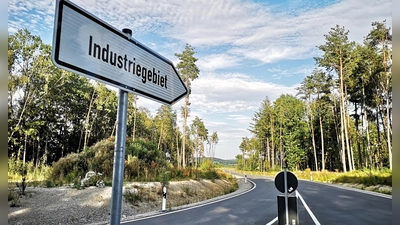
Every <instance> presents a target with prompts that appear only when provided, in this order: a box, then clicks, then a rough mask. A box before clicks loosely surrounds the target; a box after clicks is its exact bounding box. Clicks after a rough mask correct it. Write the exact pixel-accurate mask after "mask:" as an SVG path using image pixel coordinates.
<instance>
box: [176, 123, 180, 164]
mask: <svg viewBox="0 0 400 225" xmlns="http://www.w3.org/2000/svg"><path fill="white" fill-rule="evenodd" d="M178 138H179V129H178V127H176V158H177V159H176V161H177V163H178V168H181V157H180V154H179V139H178Z"/></svg>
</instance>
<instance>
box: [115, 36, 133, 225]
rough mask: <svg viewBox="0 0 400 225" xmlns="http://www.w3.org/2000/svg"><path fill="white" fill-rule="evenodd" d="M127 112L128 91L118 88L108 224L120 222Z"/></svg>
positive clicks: (117, 224)
mask: <svg viewBox="0 0 400 225" xmlns="http://www.w3.org/2000/svg"><path fill="white" fill-rule="evenodd" d="M123 32H124V33H125V34H126V35H127V36H128V37H129V38H130V37H131V35H132V31H131V30H129V29H124V30H123ZM127 112H128V92H127V91H124V90H121V89H120V90H119V99H118V114H117V131H116V138H115V151H114V168H113V182H112V193H111V215H110V224H111V225H119V224H120V222H121V205H122V194H123V193H122V192H123V187H122V186H123V181H124V162H125V144H126V124H127Z"/></svg>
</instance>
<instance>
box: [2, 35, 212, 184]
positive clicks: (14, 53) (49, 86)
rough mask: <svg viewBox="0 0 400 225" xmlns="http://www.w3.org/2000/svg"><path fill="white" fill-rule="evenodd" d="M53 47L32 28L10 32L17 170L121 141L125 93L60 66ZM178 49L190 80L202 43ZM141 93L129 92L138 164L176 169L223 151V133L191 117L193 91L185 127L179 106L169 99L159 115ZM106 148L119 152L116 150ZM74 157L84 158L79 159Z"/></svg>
mask: <svg viewBox="0 0 400 225" xmlns="http://www.w3.org/2000/svg"><path fill="white" fill-rule="evenodd" d="M51 49H52V48H51V46H50V45H48V44H44V43H43V42H42V40H41V38H40V37H38V36H35V35H32V34H31V32H30V31H29V30H27V29H21V30H18V31H17V32H16V33H15V34H11V35H9V36H8V158H9V169H10V168H11V167H12V168H17V167H21V166H18V165H25V164H28V165H30V167H34V168H41V167H45V166H52V165H53V164H54V163H56V162H58V161H60V159H65V158H68V157H69V155H73V154H75V156H71V157H69V159H71V160H72V159H73V158H74V157H75V158H76V156H77V155H78V156H79V157H94V155H93V154H95V153H93V151H94V150H93V149H90V148H92V147H93V148H99V147H95V146H96V144H97V143H102V144H100V146H108V147H101V148H100V150H99V152H101V151H110V150H104V148H105V149H108V148H112V146H113V145H112V144H111V147H110V144H109V142H110V141H108V142H107V141H105V140H113V137H114V136H115V133H116V118H117V109H118V96H117V92H116V91H115V90H112V89H110V88H109V87H107V86H106V85H105V84H102V83H99V82H95V81H93V80H90V79H87V78H86V77H83V76H80V75H77V74H74V73H71V72H67V71H65V70H62V69H59V68H57V67H55V66H54V64H53V62H52V61H51ZM175 56H176V57H177V58H179V59H180V63H178V64H177V65H176V67H177V69H178V70H179V72H180V74H181V76H182V79H183V81H184V82H185V84H186V86H187V87H190V85H191V81H192V80H194V79H196V78H197V77H198V74H199V72H200V70H199V69H198V68H197V65H196V64H195V63H196V61H197V58H195V57H194V48H193V47H192V46H190V45H189V44H186V46H185V49H184V50H183V51H182V53H176V54H175ZM137 99H138V97H137V96H136V95H134V94H132V93H129V96H128V102H129V106H128V120H127V134H126V135H127V150H126V160H128V159H132V157H136V161H138V163H137V164H139V165H142V166H141V167H140V168H141V169H140V170H141V172H143V173H144V171H147V169H150V167H157V168H160V167H165V165H166V164H167V162H168V163H170V164H172V165H173V166H174V167H176V168H186V167H187V166H191V167H193V168H199V167H200V159H201V158H202V157H203V156H204V155H205V154H207V155H208V156H214V155H215V148H216V145H217V143H218V134H217V132H216V131H214V132H209V131H208V129H207V128H206V127H205V125H204V122H203V120H202V119H201V118H199V117H195V118H194V119H193V120H192V121H187V120H188V119H187V118H188V116H189V115H190V107H189V105H190V101H189V95H187V96H186V97H185V100H184V101H185V104H184V106H183V107H182V109H181V112H180V113H181V114H180V115H181V116H182V118H183V123H184V127H183V132H182V131H181V130H180V129H179V127H178V125H177V120H178V112H176V110H173V109H172V108H171V107H170V106H167V105H162V106H160V107H159V108H158V109H157V112H156V114H155V115H152V114H151V112H150V111H149V109H147V108H144V107H137V106H136V100H137ZM101 149H103V150H101ZM111 151H112V150H111ZM92 153H93V154H92ZM91 154H92V155H91ZM105 154H107V155H109V156H110V157H112V152H111V155H110V154H109V152H107V153H105ZM89 155H90V156H89ZM138 157H139V159H138ZM100 158H101V157H100ZM212 158H213V157H211V160H212ZM74 160H75V161H74V163H75V164H76V165H78V164H79V159H74ZM89 161H90V159H87V162H86V163H85V166H80V167H79V169H80V170H81V171H80V173H81V174H80V175H81V176H82V175H84V173H86V172H87V171H84V169H85V170H89V169H92V170H93V169H94V168H89V167H90V166H89V167H88V165H92V164H93V165H94V164H96V163H90V162H89ZM128 161H129V160H128ZM131 161H132V160H131ZM111 165H112V162H111ZM25 167H26V166H25ZM108 167H109V166H108ZM147 167H149V168H147ZM97 169H99V168H97ZM101 169H103V170H104V169H105V168H101ZM109 169H110V168H109ZM15 170H16V171H18V170H21V169H15ZM25 170H26V168H25ZM164 170H165V169H164ZM14 172H15V171H14ZM109 172H110V171H109ZM111 172H112V166H111ZM64 175H67V174H64ZM76 175H78V174H76Z"/></svg>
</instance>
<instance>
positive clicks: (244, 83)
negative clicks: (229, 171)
mask: <svg viewBox="0 0 400 225" xmlns="http://www.w3.org/2000/svg"><path fill="white" fill-rule="evenodd" d="M72 2H74V3H75V4H77V5H79V6H80V7H82V8H84V9H85V10H87V11H88V12H90V13H91V14H93V15H95V16H96V17H98V18H100V19H102V20H104V21H106V22H107V23H109V24H110V25H111V26H113V27H115V28H117V29H121V30H122V29H123V28H130V29H132V31H133V34H132V37H133V38H134V39H136V40H138V41H139V42H141V43H143V44H144V45H146V46H148V47H150V48H151V49H153V50H154V51H156V52H158V53H159V54H161V55H163V56H164V57H166V58H167V59H169V60H171V61H172V62H173V63H174V65H176V64H177V63H178V59H177V57H176V56H174V53H181V52H182V51H183V49H184V47H185V44H186V43H188V44H190V45H191V46H193V47H194V48H195V51H196V54H195V57H197V58H198V59H199V60H198V62H197V65H198V67H199V69H200V71H201V72H200V74H199V78H198V79H196V80H195V81H193V83H192V94H191V95H190V101H191V103H192V104H191V106H190V108H191V114H190V115H191V116H190V118H189V123H191V121H192V120H193V119H194V118H195V116H198V117H200V118H201V119H202V120H203V121H204V124H205V126H206V128H207V129H208V130H209V133H210V134H211V133H212V132H214V131H217V132H218V136H219V143H218V145H217V147H216V154H215V156H216V157H219V158H223V159H233V158H235V156H236V155H237V154H240V149H239V144H240V142H241V139H242V137H245V136H248V137H251V136H252V134H251V133H250V132H249V131H248V128H249V125H250V123H251V118H252V117H253V115H254V113H255V111H257V110H258V108H259V106H260V103H261V101H262V100H264V99H265V98H266V97H267V96H268V98H269V99H270V100H271V101H274V100H275V99H277V98H278V97H279V96H280V95H281V94H293V95H295V94H296V90H295V88H296V87H298V86H299V84H300V83H301V82H302V80H303V79H304V77H306V76H307V75H310V74H311V72H312V70H313V69H314V68H315V62H314V60H313V57H316V56H320V54H321V53H320V52H319V51H318V49H317V48H316V46H318V45H321V44H324V43H325V39H324V35H325V34H328V32H329V31H330V29H331V28H333V27H335V26H336V25H340V26H344V27H345V29H346V30H349V31H350V33H349V39H350V40H351V41H356V42H358V43H362V40H363V38H364V37H365V36H366V35H367V34H368V33H369V31H370V30H371V29H372V27H371V23H372V22H375V21H380V22H381V21H383V20H386V23H387V25H388V26H390V27H391V26H392V25H391V24H392V1H388V0H363V1H361V0H342V1H338V0H337V1H327V0H325V1H324V0H310V1H299V0H286V1H281V0H274V1H261V0H253V1H251V0H218V1H215V0H204V1H182V0H159V1H146V0H118V1H117V0H114V1H111V0H73V1H72ZM55 3H56V1H55V0H41V1H26V0H9V1H8V32H9V33H14V32H16V31H17V30H18V29H21V28H27V29H29V30H30V31H31V32H32V33H33V34H34V35H39V36H40V37H41V38H42V40H43V41H44V42H45V43H47V44H51V43H52V38H53V24H54V12H55ZM182 105H183V100H181V101H179V102H178V103H176V104H175V105H173V108H174V109H176V110H177V111H178V115H180V108H181V106H182ZM138 106H143V107H146V108H148V109H150V110H151V111H152V112H153V113H155V111H156V109H157V108H158V107H160V103H157V102H153V101H151V100H148V99H145V98H143V97H139V100H138ZM178 123H179V124H182V118H179V119H178ZM180 127H182V126H180Z"/></svg>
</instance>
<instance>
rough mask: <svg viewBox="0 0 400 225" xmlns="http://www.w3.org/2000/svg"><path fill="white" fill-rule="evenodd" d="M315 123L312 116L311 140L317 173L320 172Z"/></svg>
mask: <svg viewBox="0 0 400 225" xmlns="http://www.w3.org/2000/svg"><path fill="white" fill-rule="evenodd" d="M313 123H314V121H313V118H312V116H310V124H311V139H312V145H313V150H314V162H315V171H318V160H317V148H316V146H315V137H314V136H315V135H314V125H313Z"/></svg>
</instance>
